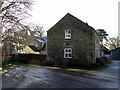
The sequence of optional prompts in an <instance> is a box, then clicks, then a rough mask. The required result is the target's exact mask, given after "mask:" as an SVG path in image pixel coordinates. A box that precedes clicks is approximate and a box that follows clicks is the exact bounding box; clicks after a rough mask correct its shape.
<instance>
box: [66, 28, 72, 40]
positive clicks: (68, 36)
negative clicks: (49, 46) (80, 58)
mask: <svg viewBox="0 0 120 90" xmlns="http://www.w3.org/2000/svg"><path fill="white" fill-rule="evenodd" d="M65 39H71V30H65Z"/></svg>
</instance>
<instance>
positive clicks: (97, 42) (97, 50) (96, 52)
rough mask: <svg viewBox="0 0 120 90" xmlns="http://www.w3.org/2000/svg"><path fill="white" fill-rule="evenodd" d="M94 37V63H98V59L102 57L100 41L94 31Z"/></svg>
mask: <svg viewBox="0 0 120 90" xmlns="http://www.w3.org/2000/svg"><path fill="white" fill-rule="evenodd" d="M92 34H93V35H92V36H93V45H94V50H93V56H94V58H93V63H96V58H99V57H100V39H99V36H98V34H97V33H96V31H95V30H94V29H93V30H92Z"/></svg>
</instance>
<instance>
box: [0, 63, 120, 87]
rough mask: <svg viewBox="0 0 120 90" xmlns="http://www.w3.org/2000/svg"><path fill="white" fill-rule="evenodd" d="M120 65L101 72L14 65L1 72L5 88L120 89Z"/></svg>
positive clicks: (113, 64)
mask: <svg viewBox="0 0 120 90" xmlns="http://www.w3.org/2000/svg"><path fill="white" fill-rule="evenodd" d="M118 64H120V61H112V63H111V64H110V65H109V66H108V67H107V68H105V69H100V70H81V69H80V70H74V69H70V70H63V69H57V68H50V67H49V68H47V67H38V66H32V65H19V66H16V65H13V66H10V67H9V68H5V69H3V70H2V71H0V74H2V87H3V88H118V68H119V67H118Z"/></svg>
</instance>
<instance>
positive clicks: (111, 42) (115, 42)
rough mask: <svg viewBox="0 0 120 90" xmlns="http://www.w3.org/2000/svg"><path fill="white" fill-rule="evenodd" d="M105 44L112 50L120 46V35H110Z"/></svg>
mask: <svg viewBox="0 0 120 90" xmlns="http://www.w3.org/2000/svg"><path fill="white" fill-rule="evenodd" d="M105 46H107V47H108V48H109V49H110V50H112V49H115V48H118V47H120V40H119V37H118V36H117V37H110V38H109V39H108V41H106V43H105Z"/></svg>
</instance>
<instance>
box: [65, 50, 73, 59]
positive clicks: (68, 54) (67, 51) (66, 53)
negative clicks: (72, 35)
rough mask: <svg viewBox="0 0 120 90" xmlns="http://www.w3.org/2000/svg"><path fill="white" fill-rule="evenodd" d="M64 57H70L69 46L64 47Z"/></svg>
mask: <svg viewBox="0 0 120 90" xmlns="http://www.w3.org/2000/svg"><path fill="white" fill-rule="evenodd" d="M64 58H72V49H71V48H65V49H64Z"/></svg>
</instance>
